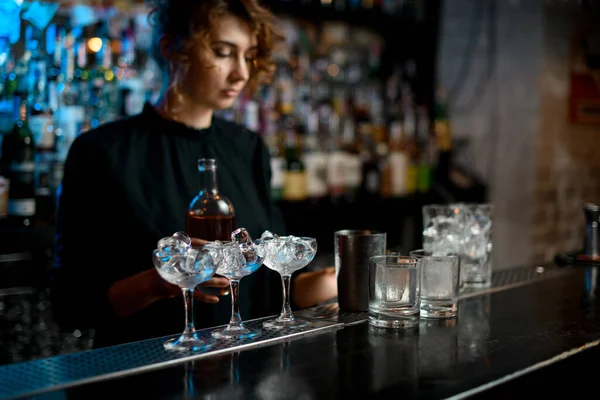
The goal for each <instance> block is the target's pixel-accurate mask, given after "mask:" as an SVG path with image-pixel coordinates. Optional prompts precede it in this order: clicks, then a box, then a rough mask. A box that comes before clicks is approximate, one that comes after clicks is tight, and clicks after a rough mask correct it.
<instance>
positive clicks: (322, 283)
mask: <svg viewBox="0 0 600 400" xmlns="http://www.w3.org/2000/svg"><path fill="white" fill-rule="evenodd" d="M336 296H337V280H336V276H335V268H334V267H329V268H324V269H322V270H319V271H314V272H303V273H301V274H298V277H297V278H296V279H295V280H294V287H293V289H292V301H293V303H294V304H295V305H296V306H297V307H299V308H307V307H312V306H315V305H317V304H320V303H323V302H325V301H327V300H330V299H332V298H334V297H336Z"/></svg>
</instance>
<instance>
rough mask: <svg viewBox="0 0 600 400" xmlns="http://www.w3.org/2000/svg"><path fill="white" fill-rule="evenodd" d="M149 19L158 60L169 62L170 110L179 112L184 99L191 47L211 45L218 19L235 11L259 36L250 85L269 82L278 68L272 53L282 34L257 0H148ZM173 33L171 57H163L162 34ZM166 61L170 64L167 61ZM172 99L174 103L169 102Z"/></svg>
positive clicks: (234, 13) (162, 63)
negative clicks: (184, 82) (171, 97)
mask: <svg viewBox="0 0 600 400" xmlns="http://www.w3.org/2000/svg"><path fill="white" fill-rule="evenodd" d="M148 3H149V5H150V8H151V11H150V14H149V19H150V23H151V24H152V25H153V26H154V41H153V42H154V45H155V54H156V55H158V56H157V57H156V59H157V61H158V63H159V64H161V65H162V66H163V67H167V66H168V71H169V75H170V77H171V83H170V87H169V91H170V92H171V93H172V94H173V95H174V96H173V97H174V99H168V98H167V99H166V100H167V110H168V112H169V113H171V114H176V109H177V106H176V104H172V102H173V101H175V102H176V103H179V104H180V103H181V101H182V96H181V90H180V87H181V84H182V81H183V77H184V76H185V75H186V73H187V71H188V70H189V66H190V60H191V55H192V50H193V49H194V48H195V47H196V46H198V44H201V45H202V46H204V47H205V48H206V49H207V50H208V49H210V47H209V45H210V34H211V32H212V29H213V27H214V26H215V24H216V23H217V21H218V19H219V18H221V17H223V16H227V15H233V16H236V17H239V18H241V19H242V20H244V21H246V22H247V23H248V24H249V25H250V27H251V29H252V30H253V32H254V33H255V34H256V38H257V47H258V49H257V53H256V57H255V59H254V60H253V62H252V67H251V69H250V78H249V80H248V84H247V88H248V89H249V90H250V91H251V92H254V91H255V90H256V89H257V88H258V87H259V86H260V85H262V84H265V83H269V82H270V81H271V79H272V78H273V74H274V72H275V63H274V62H273V61H272V60H271V53H272V51H273V47H274V45H275V44H276V42H278V41H280V40H281V39H282V38H283V36H282V35H281V34H280V33H279V32H278V31H277V30H276V27H275V17H274V16H273V14H272V13H271V12H270V11H269V10H267V9H266V8H264V7H263V6H261V5H260V4H259V3H258V0H148ZM165 34H167V35H170V36H171V38H172V39H171V40H172V43H171V45H172V49H171V51H172V57H171V59H170V60H164V59H163V58H162V57H160V55H159V54H160V52H159V51H157V50H158V46H159V43H158V42H159V39H160V37H161V36H162V35H165ZM165 61H167V62H168V65H165ZM169 103H171V104H169Z"/></svg>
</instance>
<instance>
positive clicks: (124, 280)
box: [52, 0, 336, 347]
mask: <svg viewBox="0 0 600 400" xmlns="http://www.w3.org/2000/svg"><path fill="white" fill-rule="evenodd" d="M149 17H150V19H151V22H152V23H153V25H154V27H155V47H156V49H157V51H156V53H157V59H159V60H160V62H161V63H162V65H163V70H164V71H165V73H166V74H168V80H167V79H165V85H164V89H163V96H162V98H161V100H160V101H159V102H158V103H157V104H156V105H151V104H146V105H145V107H144V110H143V112H142V113H141V114H139V115H136V116H133V117H131V118H128V119H125V120H120V121H117V122H112V123H109V124H106V125H103V126H100V127H99V128H97V129H95V130H92V131H90V132H87V133H85V134H83V135H81V136H80V137H79V138H77V140H75V142H74V143H73V145H72V147H71V149H70V152H69V156H68V158H67V162H66V165H65V172H64V179H63V183H62V190H61V193H60V198H59V208H58V220H57V232H56V245H57V248H56V268H55V275H54V281H53V289H52V293H53V297H54V299H53V304H54V308H55V318H56V320H57V321H58V322H59V324H61V325H63V326H64V327H65V328H69V329H75V328H80V329H81V328H95V329H96V337H95V346H96V347H102V346H107V345H114V344H119V343H125V342H131V341H137V340H142V339H148V338H152V337H158V336H164V335H170V334H174V333H177V332H179V331H181V329H182V327H183V325H184V314H183V312H182V307H181V302H182V299H181V290H180V289H179V288H178V287H176V286H173V285H171V284H169V283H166V282H165V281H163V280H162V279H161V278H160V276H159V275H158V273H157V271H156V269H155V268H154V267H153V264H152V250H153V249H155V248H156V243H157V241H158V240H159V239H161V238H162V237H165V236H169V235H171V234H173V233H174V232H177V231H182V230H185V218H186V210H187V209H188V207H189V205H190V202H191V201H192V199H193V198H194V197H195V196H196V195H197V194H198V190H199V188H200V182H199V179H200V177H199V173H198V168H197V161H198V159H200V158H213V159H215V160H216V162H217V166H218V183H219V190H220V192H221V193H222V194H224V195H225V196H227V197H229V199H230V200H231V201H232V203H233V206H234V209H235V213H236V225H237V227H245V228H246V229H247V230H248V231H249V232H250V234H251V235H252V236H253V237H259V236H260V234H261V233H262V232H263V231H265V230H271V231H273V232H276V233H283V232H284V226H283V221H282V220H281V217H280V215H279V214H278V212H277V210H276V209H275V207H274V205H273V204H272V203H271V200H270V194H269V193H270V179H271V169H270V161H269V153H268V151H267V148H266V146H265V145H264V143H263V142H262V140H261V138H260V137H259V136H258V135H257V134H256V133H254V132H251V131H249V130H247V129H245V128H244V127H241V126H239V125H236V124H234V123H231V122H227V121H225V120H222V119H219V118H217V117H215V116H213V110H216V109H225V108H228V107H230V106H231V105H232V104H233V102H234V100H235V99H236V97H237V96H238V95H239V94H240V93H241V92H242V91H243V90H245V89H248V90H253V89H255V88H257V86H259V85H260V84H261V82H263V79H264V78H267V79H268V78H269V77H270V76H271V75H272V74H273V64H272V63H271V61H270V55H271V50H272V47H273V45H274V42H275V41H276V40H277V39H279V35H278V34H277V33H276V32H275V30H274V26H273V23H274V17H273V15H272V14H271V13H270V12H269V11H268V10H266V9H265V8H263V7H262V6H260V5H259V4H258V3H257V1H256V0H169V1H164V0H163V1H156V2H155V5H154V6H153V9H152V12H151V13H150V16H149ZM206 239H211V238H193V244H195V245H200V244H202V243H204V240H206ZM293 285H294V288H293V290H292V293H293V296H294V297H293V299H292V300H293V302H294V303H295V305H296V306H297V307H308V306H312V305H315V304H317V303H319V302H322V301H325V300H327V299H329V298H332V297H334V296H335V295H336V281H335V273H334V271H333V268H327V269H324V270H321V271H318V272H305V273H301V274H299V275H298V276H297V277H296V279H295V280H294V282H293ZM202 286H203V287H204V289H206V287H213V288H217V289H216V290H217V291H218V290H220V293H221V296H217V295H211V294H207V293H203V292H202V290H203V288H202V287H199V288H197V290H196V293H195V298H196V300H198V301H197V302H196V307H195V311H196V321H195V322H196V327H198V328H207V327H211V326H215V325H220V324H225V323H227V321H228V319H229V317H230V314H231V300H230V296H228V295H226V294H227V293H228V291H227V290H226V288H227V286H228V283H227V280H226V279H225V278H220V277H213V278H212V279H211V280H210V281H208V282H206V283H205V284H203V285H202ZM213 290H215V289H213ZM281 302H282V298H281V281H280V277H279V275H278V274H277V273H276V272H273V271H271V270H270V269H268V268H261V269H259V271H258V272H257V273H255V274H252V275H250V276H248V277H246V278H245V279H244V284H243V285H241V289H240V305H241V313H242V316H243V318H244V319H249V318H258V317H263V316H266V315H273V314H277V313H278V312H279V308H280V307H281Z"/></svg>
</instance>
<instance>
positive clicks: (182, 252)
mask: <svg viewBox="0 0 600 400" xmlns="http://www.w3.org/2000/svg"><path fill="white" fill-rule="evenodd" d="M152 260H153V262H154V266H155V268H156V270H157V271H158V274H159V275H160V276H161V278H162V279H164V280H165V281H167V282H169V283H171V284H173V285H177V286H179V287H180V288H181V290H182V292H183V299H184V306H185V330H184V331H183V333H182V334H181V336H179V337H177V338H173V339H170V340H168V341H167V342H165V344H164V347H165V348H166V349H167V350H179V351H188V350H190V351H196V350H202V349H205V348H207V347H208V346H209V342H207V341H206V340H204V339H202V338H200V337H199V336H198V334H197V332H196V328H195V326H194V302H193V300H194V289H195V287H196V286H197V285H199V284H201V283H203V282H206V281H208V280H209V279H210V278H211V277H212V276H213V275H214V273H215V263H214V260H213V258H212V256H211V255H210V253H209V252H208V251H207V250H204V249H195V248H192V247H191V240H190V237H189V236H188V235H187V234H186V233H185V232H177V233H175V234H173V235H172V236H168V237H165V238H162V239H161V240H159V241H158V245H157V249H155V250H154V251H153V252H152Z"/></svg>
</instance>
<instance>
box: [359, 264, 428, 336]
mask: <svg viewBox="0 0 600 400" xmlns="http://www.w3.org/2000/svg"><path fill="white" fill-rule="evenodd" d="M420 284H421V278H420V267H419V263H418V262H417V261H416V260H415V259H414V258H413V259H411V258H410V257H406V256H398V255H386V256H375V257H371V258H370V259H369V324H370V325H373V326H375V327H379V328H412V327H415V326H417V325H418V322H419V307H420V303H421V293H420Z"/></svg>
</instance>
